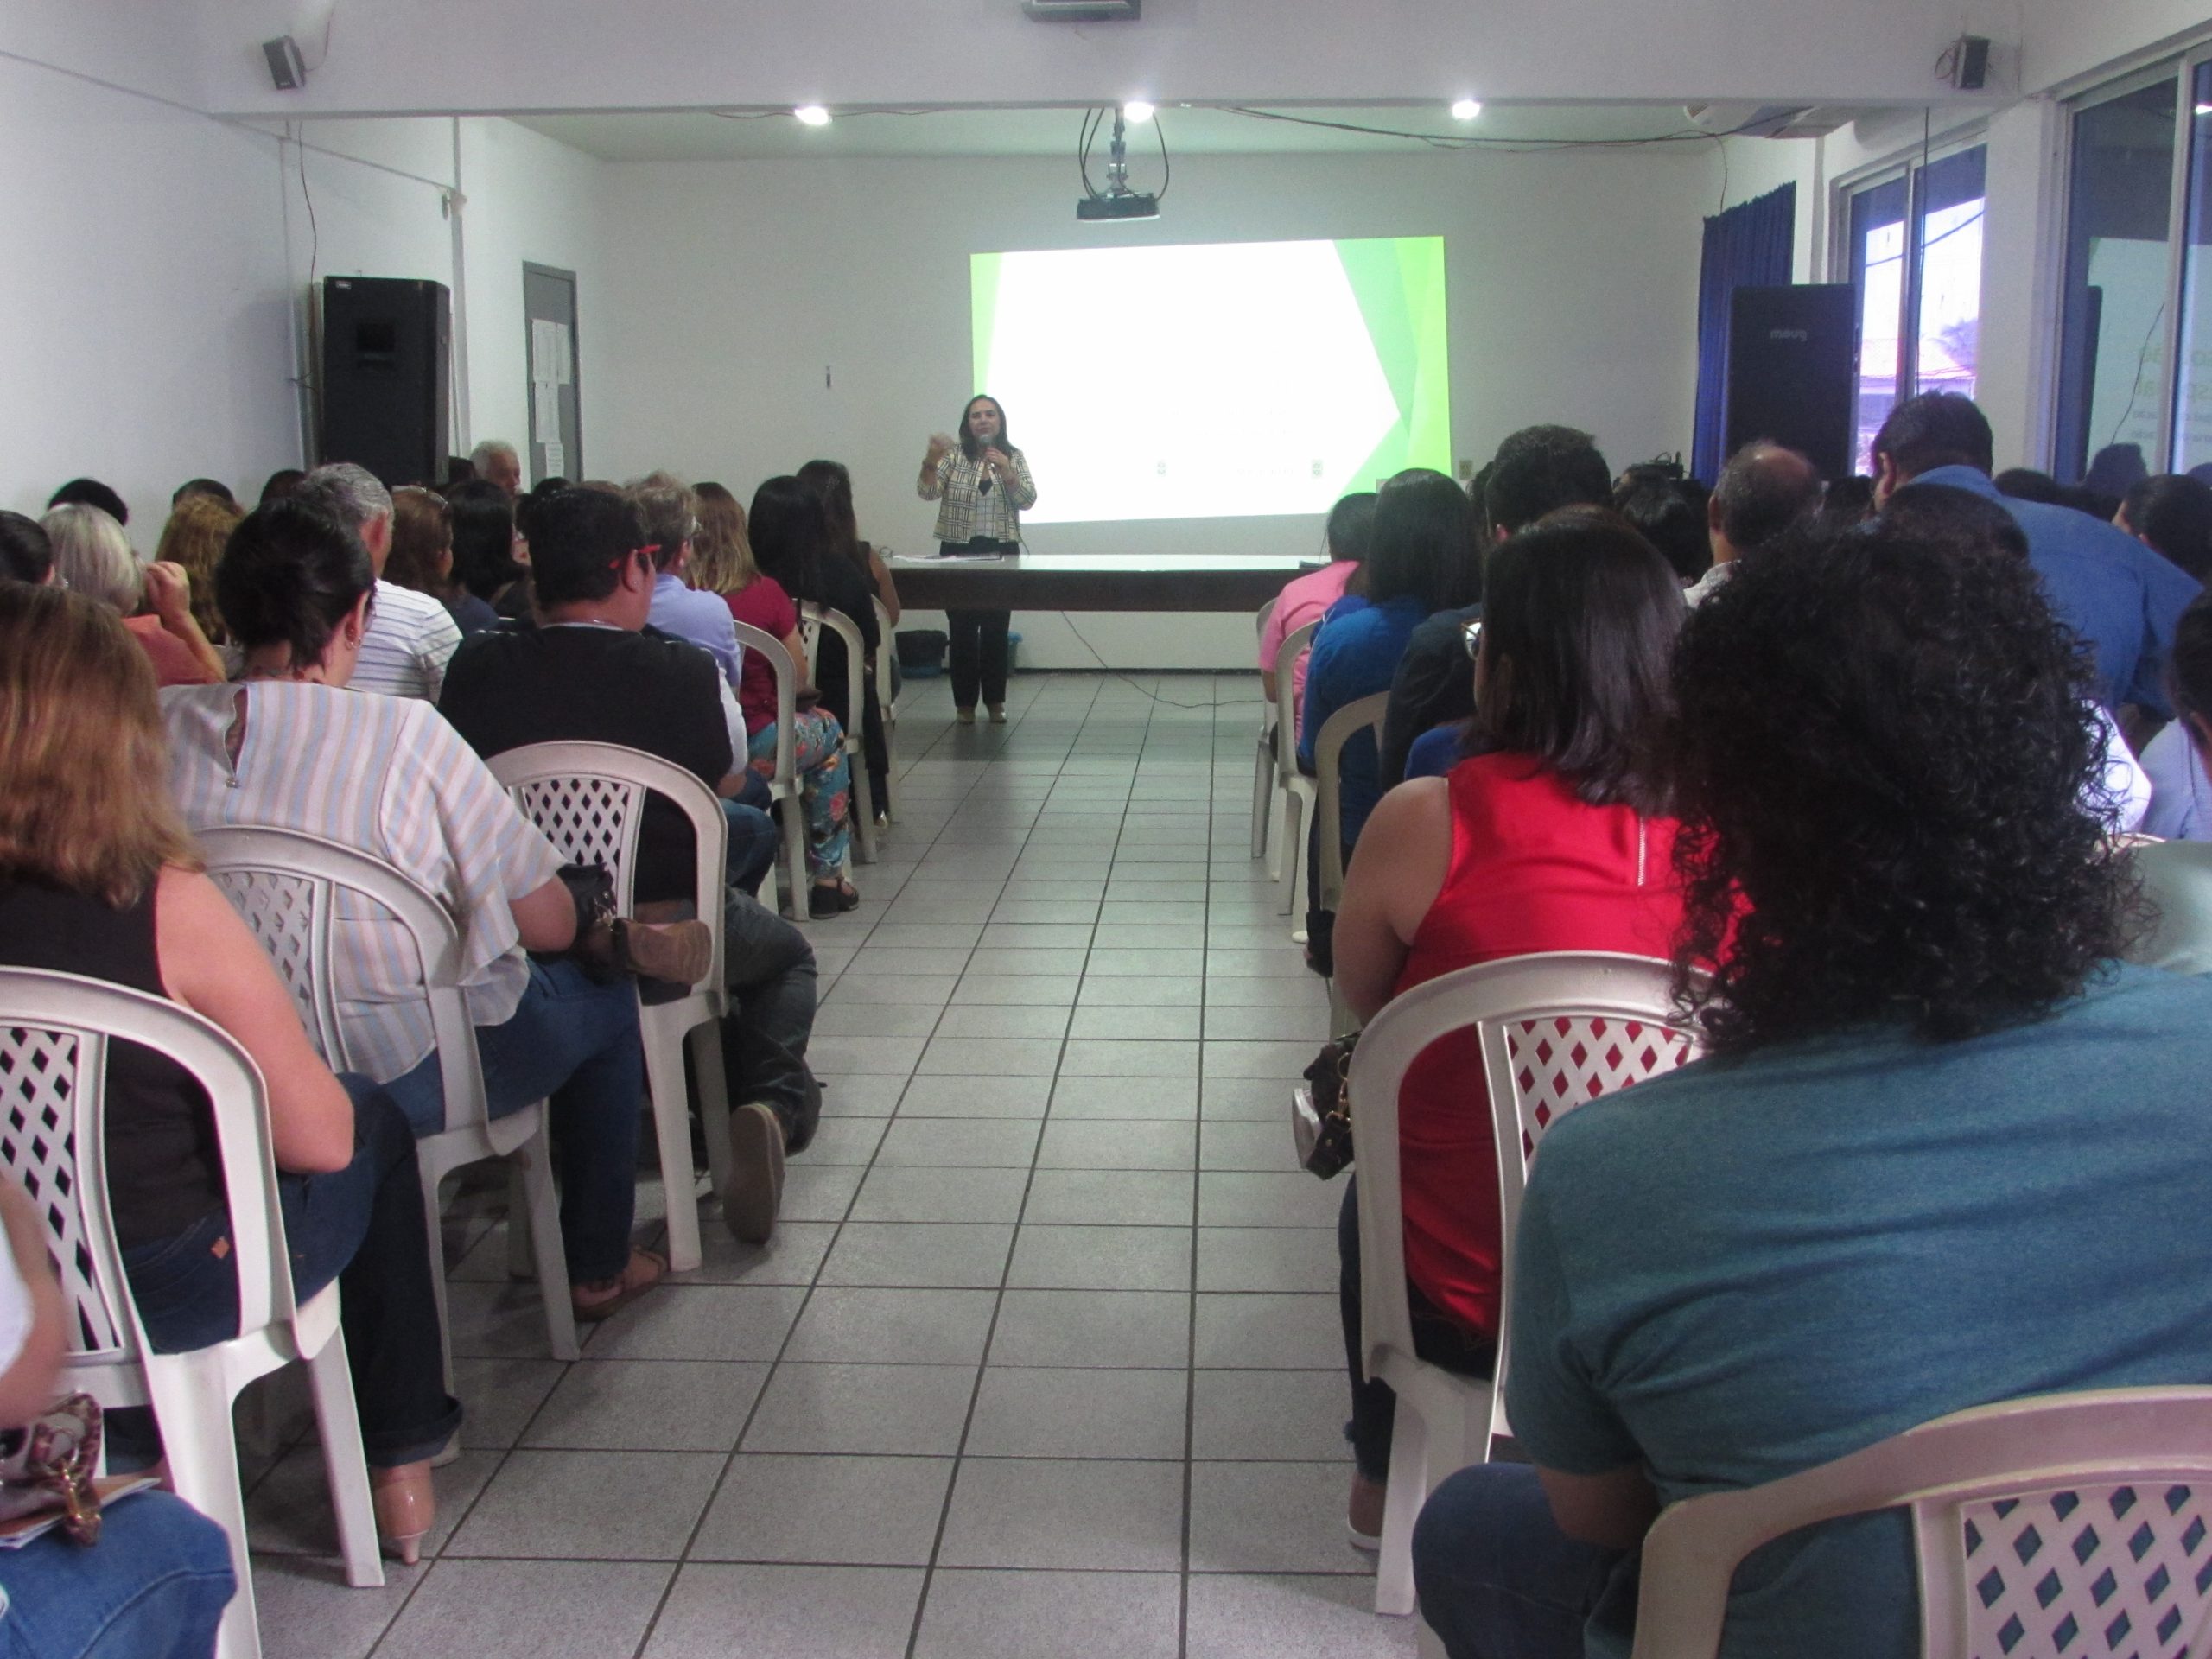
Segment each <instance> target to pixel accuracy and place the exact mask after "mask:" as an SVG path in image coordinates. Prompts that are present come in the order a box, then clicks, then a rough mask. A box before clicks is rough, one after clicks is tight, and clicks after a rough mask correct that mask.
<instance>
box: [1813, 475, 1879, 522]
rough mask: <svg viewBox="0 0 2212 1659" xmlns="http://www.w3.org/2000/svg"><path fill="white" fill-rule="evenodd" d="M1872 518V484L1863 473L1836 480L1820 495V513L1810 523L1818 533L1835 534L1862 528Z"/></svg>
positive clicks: (1815, 514)
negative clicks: (1860, 525) (1835, 532)
mask: <svg viewBox="0 0 2212 1659" xmlns="http://www.w3.org/2000/svg"><path fill="white" fill-rule="evenodd" d="M1873 516H1874V480H1872V479H1871V478H1869V477H1867V476H1866V474H1864V473H1854V474H1852V476H1850V477H1849V478H1839V479H1837V480H1834V482H1832V483H1831V484H1829V486H1827V488H1826V489H1825V490H1822V491H1821V505H1820V510H1819V511H1818V512H1815V513H1814V515H1813V518H1812V523H1813V524H1814V526H1815V528H1817V529H1819V530H1821V531H1830V532H1833V531H1845V530H1849V529H1852V528H1853V526H1854V525H1858V524H1865V523H1866V521H1867V520H1868V519H1869V518H1872V517H1873Z"/></svg>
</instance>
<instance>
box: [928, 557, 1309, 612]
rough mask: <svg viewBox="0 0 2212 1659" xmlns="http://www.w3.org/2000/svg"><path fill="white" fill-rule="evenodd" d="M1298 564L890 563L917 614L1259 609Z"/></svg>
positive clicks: (1123, 561) (1270, 560)
mask: <svg viewBox="0 0 2212 1659" xmlns="http://www.w3.org/2000/svg"><path fill="white" fill-rule="evenodd" d="M1313 568H1315V567H1314V566H1313V563H1312V562H1311V561H1306V560H1300V559H1297V558H1265V559H1261V558H1248V559H1237V560H1229V559H1224V560H1220V561H1217V562H1215V563H1202V562H1200V561H1198V560H1193V559H1182V560H1173V559H1141V558H1135V559H1076V558H1065V557H1062V558H1052V557H1039V556H1036V555H1034V554H1022V555H1017V556H1014V557H1013V558H1009V559H931V558H922V559H906V558H896V559H893V560H892V561H891V575H892V578H893V581H895V582H897V583H898V584H899V603H900V604H901V605H904V606H906V607H908V608H909V609H912V610H926V611H950V610H978V611H998V610H1003V611H1241V612H1245V613H1250V612H1253V611H1256V610H1258V609H1259V608H1260V607H1261V606H1262V605H1264V604H1266V603H1267V602H1268V601H1269V600H1271V599H1273V598H1274V596H1275V595H1276V594H1279V593H1281V591H1282V585H1283V583H1285V582H1288V581H1289V580H1290V579H1291V578H1292V577H1293V576H1294V575H1298V573H1299V572H1300V570H1301V569H1313Z"/></svg>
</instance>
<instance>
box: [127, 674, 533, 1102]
mask: <svg viewBox="0 0 2212 1659" xmlns="http://www.w3.org/2000/svg"><path fill="white" fill-rule="evenodd" d="M241 708H243V712H244V715H245V733H244V736H243V741H242V742H241V744H240V747H239V750H238V766H237V768H236V770H235V771H233V770H232V765H231V760H230V754H229V749H228V746H227V741H228V738H229V735H230V732H231V728H232V725H233V723H234V722H235V721H237V720H238V717H239V715H240V713H241ZM162 715H163V716H164V717H165V718H166V720H167V721H168V738H169V785H170V788H171V789H172V791H174V792H175V796H176V799H177V804H178V806H179V807H181V809H182V810H183V813H184V821H185V823H186V824H187V825H188V827H190V828H191V829H194V830H200V829H214V828H218V827H221V826H226V825H231V824H245V825H250V826H252V827H254V828H257V829H296V830H301V831H303V832H305V833H306V834H308V835H311V836H321V837H322V838H323V839H325V840H327V841H334V842H338V843H339V844H340V846H344V847H350V848H352V849H354V850H355V851H357V852H363V853H366V854H368V855H370V856H372V857H374V858H379V859H382V860H383V861H385V863H387V864H391V865H392V866H394V867H396V868H398V869H400V870H402V871H404V873H405V874H408V875H410V876H411V877H413V878H414V879H415V880H416V881H418V882H420V883H421V884H422V885H423V887H426V888H427V889H429V891H430V892H431V893H435V894H436V895H437V897H438V898H439V899H441V900H442V901H443V903H444V905H445V906H446V909H447V911H448V912H449V913H450V914H451V915H452V916H453V917H454V921H455V925H457V927H458V929H459V931H460V933H461V982H462V984H463V987H464V988H465V991H466V995H467V1002H468V1017H469V1019H470V1020H471V1021H472V1022H473V1023H474V1024H476V1025H479V1026H497V1025H503V1024H505V1022H506V1021H507V1020H511V1019H512V1018H513V1017H514V1012H515V1009H516V1007H517V1006H518V1004H519V1003H520V1002H521V1001H522V994H523V989H524V986H525V985H526V984H527V983H528V982H529V978H530V965H529V963H528V960H527V959H526V958H525V957H524V954H523V951H522V949H521V946H520V944H519V940H520V934H519V931H518V929H517V927H516V925H515V918H514V913H513V912H512V910H511V909H510V908H509V906H510V904H511V903H512V900H514V899H518V898H520V897H522V896H523V895H524V893H534V892H536V891H537V889H538V888H539V887H543V886H544V885H545V884H546V883H547V882H548V881H550V880H552V879H553V878H554V875H555V874H556V873H557V872H558V871H559V869H560V868H561V856H560V855H559V854H558V853H556V852H555V851H554V850H553V845H552V843H551V842H549V841H547V840H546V839H545V837H544V836H543V835H542V834H540V833H539V832H538V830H537V827H536V826H535V825H533V824H531V823H530V822H529V821H528V820H526V819H525V818H524V817H523V816H522V814H521V813H519V812H518V811H517V810H515V807H514V804H513V803H512V801H511V800H510V799H509V798H508V796H507V792H506V791H505V790H504V789H502V788H500V787H499V781H498V780H497V779H494V778H493V776H492V773H491V771H490V769H489V768H488V767H486V766H485V764H484V763H483V761H481V760H479V759H477V757H476V754H475V752H474V750H472V749H471V748H470V747H468V746H467V744H466V743H464V742H462V741H461V737H460V735H459V734H457V733H456V732H454V729H453V728H452V727H450V726H448V725H447V724H446V722H445V721H444V719H443V717H442V716H441V715H439V713H438V711H437V710H436V709H433V708H431V707H430V706H429V704H428V703H423V702H416V701H415V700H414V699H412V698H407V697H383V696H375V695H373V694H372V693H368V692H362V691H350V690H340V689H339V688H338V687H335V686H327V685H315V684H308V683H298V682H291V681H273V680H270V681H254V682H252V683H249V684H242V685H218V686H188V687H178V688H176V689H175V690H169V691H166V692H164V693H163V694H162ZM336 920H337V925H338V929H339V931H340V939H339V942H338V943H337V944H336V945H335V947H334V950H333V951H332V963H333V970H334V974H335V976H336V977H337V980H338V983H337V985H336V987H335V988H334V989H335V992H336V995H337V1002H338V1014H339V1021H340V1034H341V1036H342V1038H343V1039H344V1042H345V1046H346V1052H345V1053H344V1054H343V1055H331V1056H329V1057H327V1058H329V1059H330V1061H331V1063H332V1065H334V1067H337V1068H338V1069H340V1070H349V1071H363V1072H365V1073H367V1074H368V1075H369V1076H370V1077H373V1078H375V1079H376V1080H377V1081H378V1082H379V1083H389V1082H390V1081H391V1079H392V1078H394V1077H398V1076H399V1075H401V1074H402V1073H403V1072H405V1071H410V1070H411V1069H412V1068H413V1067H414V1066H415V1065H416V1064H417V1063H419V1062H420V1061H421V1060H422V1059H423V1057H424V1056H426V1055H427V1054H429V1052H430V1050H431V1048H432V1046H433V1044H434V1037H433V1033H432V1029H431V1025H430V1007H429V1000H428V999H427V998H426V997H424V996H423V995H422V992H421V986H422V983H423V968H422V963H420V961H419V960H418V959H417V958H416V953H415V947H414V944H413V941H412V940H411V939H410V937H409V935H408V934H407V932H406V931H405V930H404V928H402V927H401V926H400V925H399V922H398V921H397V918H394V917H392V916H391V915H390V914H389V913H388V912H385V911H384V910H382V909H381V908H380V907H378V906H373V905H369V904H366V903H365V902H363V901H361V900H359V899H341V901H340V908H339V912H338V915H337V918H336Z"/></svg>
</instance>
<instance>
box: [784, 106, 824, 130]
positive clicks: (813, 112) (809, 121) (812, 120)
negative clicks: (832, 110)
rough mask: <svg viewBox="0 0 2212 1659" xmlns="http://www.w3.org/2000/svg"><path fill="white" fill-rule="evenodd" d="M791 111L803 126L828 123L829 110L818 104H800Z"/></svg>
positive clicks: (817, 125)
mask: <svg viewBox="0 0 2212 1659" xmlns="http://www.w3.org/2000/svg"><path fill="white" fill-rule="evenodd" d="M791 113H792V114H793V115H795V116H797V117H798V118H799V121H800V123H801V124H803V125H805V126H810V127H826V126H828V125H829V111H827V110H825V109H823V107H822V106H821V105H819V104H802V105H799V106H798V108H797V109H795V110H793V111H791Z"/></svg>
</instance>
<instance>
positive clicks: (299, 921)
mask: <svg viewBox="0 0 2212 1659" xmlns="http://www.w3.org/2000/svg"><path fill="white" fill-rule="evenodd" d="M199 840H200V850H201V852H202V853H203V854H205V855H206V856H207V874H209V876H211V877H212V878H213V880H214V882H215V885H216V886H217V887H220V888H222V890H223V893H224V896H225V897H226V898H227V899H229V900H230V901H231V906H232V909H234V910H236V911H237V912H238V913H239V915H241V916H243V917H244V918H245V922H246V925H247V926H249V927H250V928H251V929H252V930H253V935H254V938H257V939H258V940H259V941H260V942H261V947H262V949H263V950H266V951H267V952H268V953H269V956H270V959H271V960H272V961H273V962H274V963H276V966H277V976H278V977H280V978H281V979H283V982H284V983H285V986H286V988H288V989H289V990H290V992H291V993H292V1000H293V1001H294V1002H295V1003H296V1005H297V1006H298V1007H299V1010H300V1019H301V1022H302V1024H303V1025H305V1026H306V1027H307V1029H308V1036H309V1037H311V1038H312V1039H314V1040H315V1046H316V1048H317V1049H319V1050H320V1051H321V1054H322V1058H323V1060H324V1062H325V1063H326V1064H327V1065H329V1067H330V1069H331V1070H332V1071H360V1070H361V1069H362V1067H361V1065H360V1064H359V1060H358V1058H356V1056H355V1055H354V1054H353V1052H352V1046H351V1045H349V1044H348V1043H347V1042H346V1033H345V1027H343V1026H342V1025H341V1024H340V1021H339V1017H338V998H337V993H336V988H335V986H336V979H335V976H334V974H333V972H332V968H331V951H332V944H333V936H334V933H335V932H336V931H338V930H337V924H338V923H339V922H340V916H339V907H340V899H339V894H340V892H344V893H350V894H353V895H354V896H355V897H356V900H357V902H358V901H365V902H366V903H368V904H370V905H372V906H375V907H377V908H378V909H380V910H382V911H383V912H385V913H386V914H387V915H389V916H391V918H393V919H394V920H396V921H397V922H398V923H399V925H401V926H402V927H404V929H406V931H408V933H409V934H410V935H411V936H412V938H413V940H414V944H415V959H416V962H418V963H421V964H422V969H423V988H424V995H425V996H426V997H427V998H428V1000H429V1005H430V1024H431V1027H432V1030H433V1031H434V1032H435V1041H436V1045H437V1046H436V1048H435V1053H436V1055H437V1057H438V1076H439V1081H440V1084H441V1085H442V1087H443V1089H444V1091H445V1102H446V1122H445V1128H443V1129H442V1130H441V1131H439V1132H438V1133H436V1134H435V1135H425V1136H423V1138H422V1139H420V1140H419V1141H416V1143H415V1156H416V1161H417V1162H418V1163H419V1164H420V1165H421V1166H422V1172H423V1214H424V1217H425V1218H426V1219H427V1221H428V1223H429V1259H430V1264H431V1268H432V1269H433V1271H432V1273H431V1274H430V1282H431V1284H432V1285H433V1287H435V1290H436V1294H437V1299H438V1335H439V1338H440V1341H441V1343H442V1345H443V1349H444V1352H445V1356H446V1389H447V1391H448V1393H451V1392H452V1391H453V1342H452V1339H451V1337H450V1334H449V1330H450V1327H449V1325H448V1320H447V1315H446V1275H445V1244H444V1239H443V1236H442V1232H441V1229H440V1225H439V1215H440V1210H441V1205H440V1203H439V1198H438V1191H439V1188H440V1187H442V1185H444V1184H445V1180H446V1178H447V1177H448V1176H449V1175H451V1174H452V1173H454V1171H455V1170H458V1169H461V1168H462V1167H464V1166H467V1165H469V1164H474V1163H477V1162H480V1160H484V1159H486V1158H499V1159H505V1160H509V1161H511V1162H512V1164H513V1165H514V1166H515V1167H516V1170H517V1172H518V1174H519V1175H520V1177H521V1181H520V1186H521V1191H522V1194H523V1201H524V1204H525V1205H527V1206H528V1207H529V1211H530V1221H529V1227H530V1234H531V1241H532V1245H533V1263H532V1265H533V1266H534V1267H535V1268H536V1269H537V1287H538V1292H539V1294H540V1295H541V1296H543V1299H544V1302H545V1344H546V1350H547V1351H548V1352H549V1353H550V1354H551V1355H552V1357H554V1358H556V1359H575V1358H577V1357H580V1351H579V1350H578V1348H577V1346H576V1321H575V1313H574V1312H573V1311H572V1307H571V1304H570V1302H569V1267H568V1262H567V1260H566V1259H565V1257H564V1256H563V1253H562V1249H561V1226H560V1205H559V1200H558V1198H557V1196H556V1192H555V1190H554V1185H553V1147H552V1142H551V1140H550V1135H549V1133H548V1129H547V1122H546V1117H547V1114H546V1107H545V1103H544V1102H543V1101H542V1100H541V1101H533V1102H532V1103H531V1104H529V1105H527V1106H525V1107H524V1108H523V1109H521V1110H520V1111H518V1112H510V1113H507V1114H506V1115H505V1116H501V1117H497V1118H495V1117H493V1116H491V1109H490V1107H489V1105H488V1103H486V1099H485V1096H484V1068H483V1064H482V1061H481V1059H480V1057H479V1055H478V1053H477V1050H476V1028H475V1026H474V1023H473V1022H472V1021H471V1020H470V1019H469V1017H468V1004H467V999H466V997H465V995H464V994H463V993H462V991H461V936H460V932H459V931H458V930H457V928H456V927H455V925H454V920H453V918H452V916H451V915H450V914H448V912H447V910H446V907H445V906H443V905H442V904H441V903H439V902H438V899H437V898H436V897H435V895H434V894H432V893H429V891H428V890H427V889H425V888H424V887H422V886H421V885H420V884H418V883H417V882H416V881H415V880H413V879H412V878H410V877H409V876H408V875H407V874H404V872H402V871H400V870H397V869H395V868H392V867H391V865H389V864H385V863H384V862H382V861H379V860H377V859H373V858H370V857H367V856H366V855H363V854H361V853H359V852H356V851H354V850H353V849H351V848H347V847H340V846H339V845H337V844H336V843H335V842H328V841H325V840H323V839H321V837H320V836H309V835H302V834H300V833H299V832H297V831H296V830H290V829H248V828H243V827H224V828H217V829H206V830H202V831H201V832H200V837H199Z"/></svg>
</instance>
